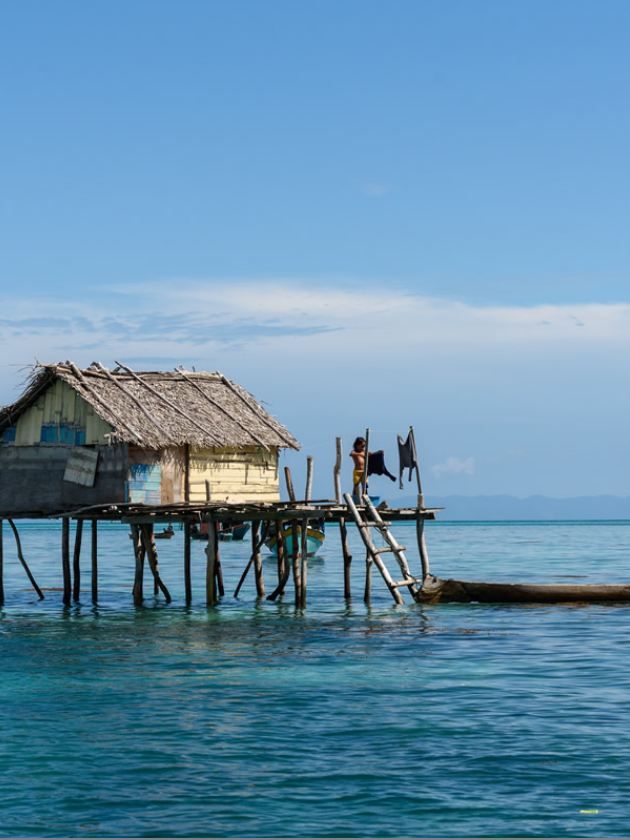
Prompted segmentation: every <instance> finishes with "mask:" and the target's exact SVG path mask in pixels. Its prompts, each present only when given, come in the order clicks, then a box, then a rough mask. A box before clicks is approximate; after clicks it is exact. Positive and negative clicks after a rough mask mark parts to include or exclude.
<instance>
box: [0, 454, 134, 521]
mask: <svg viewBox="0 0 630 840" xmlns="http://www.w3.org/2000/svg"><path fill="white" fill-rule="evenodd" d="M96 449H97V450H98V453H99V458H98V466H97V469H96V478H95V482H94V487H85V486H81V485H80V484H74V483H72V482H70V481H64V478H63V476H64V472H65V469H66V463H67V461H68V457H69V455H70V453H71V452H72V447H69V446H32V447H23V446H3V447H0V516H6V515H12V516H20V515H22V516H24V515H28V514H33V515H38V514H50V513H56V512H58V511H63V510H71V509H73V508H78V507H84V506H86V505H95V504H106V503H108V502H123V501H124V500H125V486H126V482H127V476H128V458H127V447H126V446H99V447H96Z"/></svg>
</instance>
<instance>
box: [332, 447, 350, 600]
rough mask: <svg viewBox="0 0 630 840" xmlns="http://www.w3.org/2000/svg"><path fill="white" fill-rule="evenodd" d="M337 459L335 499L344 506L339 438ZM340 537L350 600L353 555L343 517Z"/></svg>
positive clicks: (346, 590) (344, 585)
mask: <svg viewBox="0 0 630 840" xmlns="http://www.w3.org/2000/svg"><path fill="white" fill-rule="evenodd" d="M335 448H336V459H335V468H334V471H333V479H334V482H335V499H336V501H337V504H342V502H343V499H342V497H341V453H342V448H343V447H342V441H341V438H340V437H338V438H336V439H335ZM339 537H340V539H341V551H342V554H343V597H344V598H346V600H349V599H350V598H351V597H352V591H351V588H350V564H351V563H352V555H351V554H350V551H349V549H348V529H347V528H346V520H345V518H344V517H343V516H341V517H340V518H339Z"/></svg>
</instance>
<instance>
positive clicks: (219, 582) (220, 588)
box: [214, 522, 225, 598]
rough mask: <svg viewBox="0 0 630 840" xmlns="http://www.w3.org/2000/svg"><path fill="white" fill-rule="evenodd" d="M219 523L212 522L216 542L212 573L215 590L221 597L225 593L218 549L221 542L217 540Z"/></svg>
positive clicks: (219, 550)
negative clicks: (215, 585)
mask: <svg viewBox="0 0 630 840" xmlns="http://www.w3.org/2000/svg"><path fill="white" fill-rule="evenodd" d="M219 525H220V523H219V522H215V523H214V531H215V533H214V537H215V542H216V546H217V556H216V563H215V565H214V574H215V576H216V579H217V590H218V592H219V597H220V598H223V596H224V595H225V588H224V586H223V569H222V567H221V549H220V545H221V543H220V542H219Z"/></svg>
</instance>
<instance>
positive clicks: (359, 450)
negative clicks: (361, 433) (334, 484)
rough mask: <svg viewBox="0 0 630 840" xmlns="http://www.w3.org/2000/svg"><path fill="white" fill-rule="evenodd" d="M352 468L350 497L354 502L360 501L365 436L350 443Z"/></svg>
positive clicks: (363, 469) (365, 455) (365, 454)
mask: <svg viewBox="0 0 630 840" xmlns="http://www.w3.org/2000/svg"><path fill="white" fill-rule="evenodd" d="M350 457H351V458H352V463H353V464H354V469H353V470H352V499H353V501H354V502H356V503H359V502H360V501H361V485H362V484H363V473H364V471H365V459H366V457H367V452H366V451H365V438H362V437H358V438H357V439H356V440H355V442H354V443H353V444H352V452H351V453H350Z"/></svg>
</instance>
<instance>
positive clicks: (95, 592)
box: [90, 519, 98, 604]
mask: <svg viewBox="0 0 630 840" xmlns="http://www.w3.org/2000/svg"><path fill="white" fill-rule="evenodd" d="M90 536H91V538H92V540H91V543H92V544H91V549H92V552H91V554H92V603H93V604H96V603H98V520H97V519H93V520H92V529H91V535H90Z"/></svg>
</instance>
